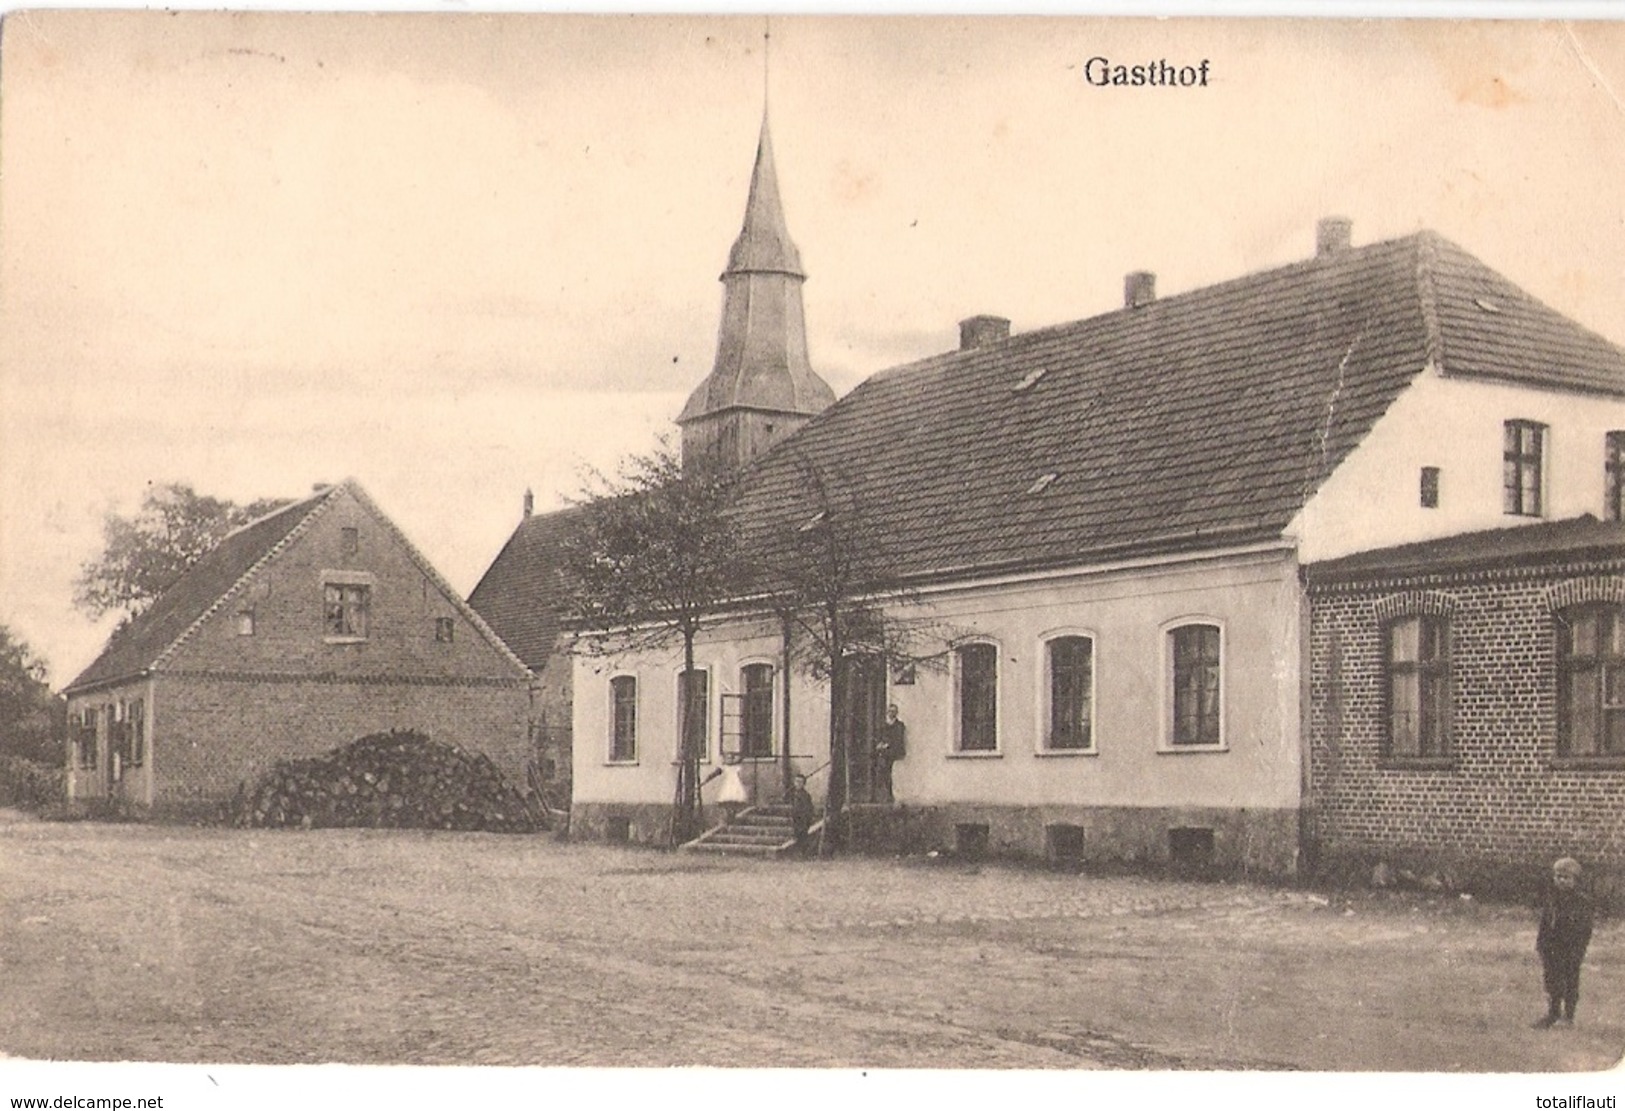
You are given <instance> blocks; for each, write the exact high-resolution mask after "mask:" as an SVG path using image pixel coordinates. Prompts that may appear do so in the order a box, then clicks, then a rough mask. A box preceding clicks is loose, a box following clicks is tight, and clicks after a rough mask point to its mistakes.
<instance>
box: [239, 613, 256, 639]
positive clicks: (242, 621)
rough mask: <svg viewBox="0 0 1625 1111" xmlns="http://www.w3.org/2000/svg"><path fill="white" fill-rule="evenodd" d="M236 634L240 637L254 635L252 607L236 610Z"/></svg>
mask: <svg viewBox="0 0 1625 1111" xmlns="http://www.w3.org/2000/svg"><path fill="white" fill-rule="evenodd" d="M237 635H238V636H240V637H251V636H253V635H254V611H253V610H252V609H246V610H238V611H237Z"/></svg>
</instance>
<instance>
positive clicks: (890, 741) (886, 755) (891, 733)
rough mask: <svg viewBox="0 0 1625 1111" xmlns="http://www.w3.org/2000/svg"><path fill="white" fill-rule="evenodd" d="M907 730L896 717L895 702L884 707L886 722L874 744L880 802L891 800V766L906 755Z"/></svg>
mask: <svg viewBox="0 0 1625 1111" xmlns="http://www.w3.org/2000/svg"><path fill="white" fill-rule="evenodd" d="M907 734H908V730H907V728H905V727H904V725H903V723H902V722H901V721H900V720H899V719H898V717H897V706H896V705H895V704H893V705H890V706H887V707H886V723H885V724H884V725H882V726H881V727H880V743H879V744H877V745H876V746H875V770H876V772H877V773H878V774H877V776H876V779H877V781H878V782H877V784H876V786H877V788H878V793H879V795H880V799H881V801H882V802H891V801H893V798H892V787H891V766H892V765H893V764H895V763H896V762H897V761H899V760H901V759H902V758H903V757H904V756H906V755H908V737H907Z"/></svg>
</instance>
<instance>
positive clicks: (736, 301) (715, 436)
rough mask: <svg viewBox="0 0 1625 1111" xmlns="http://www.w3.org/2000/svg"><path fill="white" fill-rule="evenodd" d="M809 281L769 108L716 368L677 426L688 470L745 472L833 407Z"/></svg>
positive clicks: (726, 275) (732, 254) (734, 257)
mask: <svg viewBox="0 0 1625 1111" xmlns="http://www.w3.org/2000/svg"><path fill="white" fill-rule="evenodd" d="M806 280H807V275H806V274H805V273H804V272H803V271H802V269H801V253H800V252H799V251H797V250H796V245H795V243H794V242H792V241H791V239H790V231H789V226H788V225H787V224H786V222H785V219H784V203H783V201H782V200H781V198H780V196H779V176H778V169H777V167H776V166H775V165H774V162H773V136H772V132H771V131H770V130H769V127H768V117H767V105H766V104H765V102H764V104H763V106H762V130H761V134H760V137H759V138H758V140H757V143H756V164H755V167H754V168H753V169H752V171H751V178H750V194H749V196H748V197H747V199H746V201H745V219H744V223H743V224H742V225H741V227H740V229H739V238H737V239H735V240H734V245H733V249H732V250H731V251H729V252H728V268H727V269H726V270H724V271H723V272H722V287H723V295H722V324H721V327H720V328H719V329H718V333H717V357H716V362H715V364H714V365H713V366H712V368H711V374H710V375H709V376H708V377H707V378H706V379H705V381H703V382H701V383H700V385H699V387H698V388H697V389H695V391H694V392H693V394H691V395H690V396H689V399H688V404H686V405H684V406H683V412H682V415H681V416H679V417H678V418H677V423H678V424H679V425H681V426H682V429H683V459H684V461H685V462H693V461H696V460H698V459H700V458H704V459H706V460H707V461H710V462H713V463H717V464H720V465H722V466H727V467H737V466H740V465H742V464H744V463H746V462H748V461H749V460H751V459H753V458H755V457H756V456H757V455H760V454H761V453H762V452H764V451H766V450H767V449H768V448H770V447H772V446H773V445H774V444H776V443H778V442H779V441H780V440H782V439H784V438H785V437H786V436H788V435H789V434H790V433H791V432H794V431H795V430H796V429H797V428H800V427H801V426H802V425H803V424H806V423H807V421H809V420H811V419H812V418H813V417H814V416H816V415H817V414H819V413H821V412H823V411H824V410H825V409H826V408H828V407H829V406H830V404H831V403H833V402H834V400H835V393H834V391H833V390H831V389H830V388H829V386H828V385H827V384H826V383H825V382H824V380H823V379H822V378H820V377H818V375H817V374H815V373H813V369H812V366H811V365H810V363H809V362H808V360H807V326H806V322H805V320H804V318H803V315H802V303H801V283H802V282H804V281H806Z"/></svg>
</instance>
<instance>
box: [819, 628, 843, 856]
mask: <svg viewBox="0 0 1625 1111" xmlns="http://www.w3.org/2000/svg"><path fill="white" fill-rule="evenodd" d="M831 664H832V666H831V667H830V671H829V786H828V788H826V789H825V791H824V833H823V836H821V837H820V838H819V839H818V848H819V855H821V856H830V855H832V854H833V853H834V852H835V850H836V849H838V848H840V847H841V846H842V845H843V843H844V837H845V817H846V711H847V705H846V698H847V695H846V687H847V683H846V667H845V661H844V660H843V659H842V657H841V656H840V655H836V656H835V657H834V659H833V660H832V661H831Z"/></svg>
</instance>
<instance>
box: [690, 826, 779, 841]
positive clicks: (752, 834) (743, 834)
mask: <svg viewBox="0 0 1625 1111" xmlns="http://www.w3.org/2000/svg"><path fill="white" fill-rule="evenodd" d="M790 840H794V838H793V837H787V836H785V835H784V834H782V833H770V832H756V831H753V830H739V829H732V828H730V829H722V830H718V831H717V832H715V833H712V834H709V835H707V836H706V837H705V838H704V841H705V842H706V843H707V844H712V845H781V844H783V843H784V842H786V841H790Z"/></svg>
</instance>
